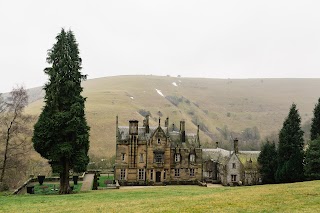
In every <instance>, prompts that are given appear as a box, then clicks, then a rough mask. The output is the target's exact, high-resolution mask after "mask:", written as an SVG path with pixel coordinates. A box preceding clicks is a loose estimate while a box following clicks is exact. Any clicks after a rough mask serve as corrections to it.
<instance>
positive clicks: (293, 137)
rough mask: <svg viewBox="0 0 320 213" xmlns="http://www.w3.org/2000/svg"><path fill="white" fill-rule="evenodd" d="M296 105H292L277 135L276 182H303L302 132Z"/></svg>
mask: <svg viewBox="0 0 320 213" xmlns="http://www.w3.org/2000/svg"><path fill="white" fill-rule="evenodd" d="M300 125H301V118H300V115H299V112H298V110H297V109H296V105H295V104H292V106H291V108H290V112H289V115H288V117H287V118H286V120H285V121H284V123H283V127H282V129H281V130H280V133H279V147H278V168H277V171H276V181H277V182H280V183H288V182H295V181H302V180H303V177H304V175H303V156H304V153H303V131H302V130H301V126H300Z"/></svg>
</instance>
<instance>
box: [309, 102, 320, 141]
mask: <svg viewBox="0 0 320 213" xmlns="http://www.w3.org/2000/svg"><path fill="white" fill-rule="evenodd" d="M310 133H311V134H310V139H311V140H315V139H317V138H318V137H319V136H320V98H319V99H318V103H317V104H316V106H315V107H314V110H313V118H312V123H311V131H310Z"/></svg>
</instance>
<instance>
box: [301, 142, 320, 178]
mask: <svg viewBox="0 0 320 213" xmlns="http://www.w3.org/2000/svg"><path fill="white" fill-rule="evenodd" d="M304 168H305V175H306V177H307V179H310V180H314V179H316V180H320V137H318V139H316V140H313V141H310V144H309V147H308V149H307V151H306V158H305V167H304Z"/></svg>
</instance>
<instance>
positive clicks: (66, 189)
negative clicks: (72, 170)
mask: <svg viewBox="0 0 320 213" xmlns="http://www.w3.org/2000/svg"><path fill="white" fill-rule="evenodd" d="M62 166H63V170H62V171H61V172H60V190H59V194H70V192H71V190H70V185H69V161H68V159H65V158H64V159H63V160H62Z"/></svg>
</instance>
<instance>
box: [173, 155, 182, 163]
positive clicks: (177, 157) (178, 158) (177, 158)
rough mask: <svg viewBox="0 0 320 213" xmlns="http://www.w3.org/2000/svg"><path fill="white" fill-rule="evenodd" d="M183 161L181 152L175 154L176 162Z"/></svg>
mask: <svg viewBox="0 0 320 213" xmlns="http://www.w3.org/2000/svg"><path fill="white" fill-rule="evenodd" d="M180 161H181V155H180V154H175V155H174V162H176V163H179V162H180Z"/></svg>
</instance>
